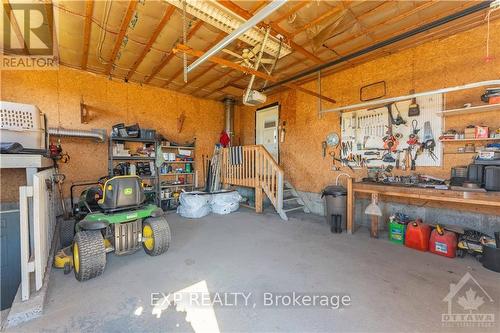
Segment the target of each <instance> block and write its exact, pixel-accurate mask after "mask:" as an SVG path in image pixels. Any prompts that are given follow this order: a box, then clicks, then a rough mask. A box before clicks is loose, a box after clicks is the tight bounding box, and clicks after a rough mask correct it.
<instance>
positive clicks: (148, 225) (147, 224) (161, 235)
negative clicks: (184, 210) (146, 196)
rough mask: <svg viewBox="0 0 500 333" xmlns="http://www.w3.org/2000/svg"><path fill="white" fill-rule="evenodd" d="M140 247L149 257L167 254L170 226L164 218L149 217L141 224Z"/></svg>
mask: <svg viewBox="0 0 500 333" xmlns="http://www.w3.org/2000/svg"><path fill="white" fill-rule="evenodd" d="M142 237H143V242H142V247H143V248H144V251H145V252H146V253H147V254H149V255H150V256H159V255H160V254H162V253H165V252H167V250H168V247H169V246H170V239H171V235H170V226H169V225H168V222H167V219H166V218H165V216H160V217H149V218H147V219H146V220H144V222H143V223H142Z"/></svg>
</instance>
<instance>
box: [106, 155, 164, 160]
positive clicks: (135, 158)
mask: <svg viewBox="0 0 500 333" xmlns="http://www.w3.org/2000/svg"><path fill="white" fill-rule="evenodd" d="M111 158H112V159H113V160H117V161H127V160H130V161H141V160H143V161H154V160H155V159H156V157H146V156H144V157H142V156H113V157H111Z"/></svg>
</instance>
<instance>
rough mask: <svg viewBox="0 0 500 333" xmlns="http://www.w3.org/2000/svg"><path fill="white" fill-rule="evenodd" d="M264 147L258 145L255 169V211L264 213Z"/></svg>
mask: <svg viewBox="0 0 500 333" xmlns="http://www.w3.org/2000/svg"><path fill="white" fill-rule="evenodd" d="M261 150H262V147H258V149H257V150H256V151H255V157H256V159H255V164H256V165H255V170H256V178H257V181H256V184H255V212H257V213H262V199H263V198H262V182H261V163H262V151H261Z"/></svg>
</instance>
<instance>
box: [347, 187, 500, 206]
mask: <svg viewBox="0 0 500 333" xmlns="http://www.w3.org/2000/svg"><path fill="white" fill-rule="evenodd" d="M352 187H353V191H354V192H358V193H378V194H380V195H382V196H401V197H407V198H415V199H423V200H434V201H442V202H459V203H466V204H473V205H486V206H498V207H500V192H466V191H455V190H437V189H433V188H422V187H410V186H399V185H385V184H375V183H367V182H353V184H352Z"/></svg>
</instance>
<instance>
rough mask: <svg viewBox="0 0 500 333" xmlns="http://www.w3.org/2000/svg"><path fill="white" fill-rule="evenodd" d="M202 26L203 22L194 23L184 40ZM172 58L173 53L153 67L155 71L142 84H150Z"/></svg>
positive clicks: (188, 38) (189, 37)
mask: <svg viewBox="0 0 500 333" xmlns="http://www.w3.org/2000/svg"><path fill="white" fill-rule="evenodd" d="M202 26H203V21H198V22H196V24H195V25H194V26H193V27H192V28H191V30H189V32H188V34H187V36H186V39H187V40H190V39H191V37H193V36H194V34H195V33H196V32H197V31H198V30H199V29H200V28H201V27H202ZM173 57H174V53H173V52H170V53H169V55H168V56H166V57H165V58H164V59H163V60H162V61H161V62H160V63H159V64H158V66H156V67H155V69H153V72H151V75H149V76H148V77H147V78H146V80H145V81H144V83H146V84H147V83H149V82H151V80H152V79H153V78H154V77H155V76H156V75H158V73H159V72H160V71H161V70H162V69H163V68H164V67H165V66H167V64H168V63H169V62H170V61H171V60H172V58H173ZM171 81H172V80H169V81H167V83H166V84H165V85H164V86H167V85H168V84H169V83H170V82H171Z"/></svg>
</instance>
